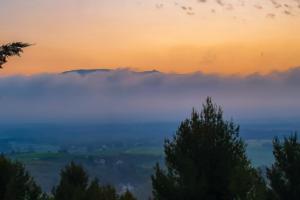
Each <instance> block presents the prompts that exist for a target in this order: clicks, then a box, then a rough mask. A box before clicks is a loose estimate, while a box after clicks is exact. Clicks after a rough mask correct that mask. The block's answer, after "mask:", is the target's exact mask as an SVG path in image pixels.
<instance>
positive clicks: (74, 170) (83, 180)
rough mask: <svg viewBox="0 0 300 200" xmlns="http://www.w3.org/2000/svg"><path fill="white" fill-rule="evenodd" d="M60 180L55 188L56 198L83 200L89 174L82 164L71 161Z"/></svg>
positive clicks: (60, 199)
mask: <svg viewBox="0 0 300 200" xmlns="http://www.w3.org/2000/svg"><path fill="white" fill-rule="evenodd" d="M60 177H61V179H60V182H59V184H58V186H57V187H55V188H54V189H53V196H54V198H55V200H70V199H72V200H83V199H84V198H85V195H86V189H87V187H88V175H87V174H86V172H85V171H84V169H83V168H82V167H81V166H80V165H76V164H75V163H74V162H71V163H70V164H69V165H67V166H66V167H65V168H64V169H63V170H62V171H61V173H60Z"/></svg>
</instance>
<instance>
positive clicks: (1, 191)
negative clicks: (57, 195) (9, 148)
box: [0, 155, 46, 200]
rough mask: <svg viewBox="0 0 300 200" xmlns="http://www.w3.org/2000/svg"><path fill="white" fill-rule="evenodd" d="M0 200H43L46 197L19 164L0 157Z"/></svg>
mask: <svg viewBox="0 0 300 200" xmlns="http://www.w3.org/2000/svg"><path fill="white" fill-rule="evenodd" d="M0 199H1V200H43V199H46V195H45V194H43V193H42V191H41V188H40V187H39V186H38V185H37V184H36V183H35V181H34V180H33V178H32V177H31V176H30V175H29V173H28V172H27V171H26V170H25V168H24V166H23V165H22V164H21V163H20V162H13V161H11V160H10V159H8V158H6V157H4V156H3V155H1V156H0Z"/></svg>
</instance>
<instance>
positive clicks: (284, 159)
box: [267, 134, 300, 200]
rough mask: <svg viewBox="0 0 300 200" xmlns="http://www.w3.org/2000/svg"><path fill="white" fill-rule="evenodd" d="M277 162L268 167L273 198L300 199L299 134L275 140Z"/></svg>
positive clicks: (284, 199)
mask: <svg viewBox="0 0 300 200" xmlns="http://www.w3.org/2000/svg"><path fill="white" fill-rule="evenodd" d="M273 148H274V149H273V154H274V157H275V163H274V164H273V165H272V167H271V168H268V169H267V177H268V179H269V181H270V186H271V189H272V192H273V199H279V200H296V199H297V200H298V199H300V143H299V142H298V138H297V135H296V134H294V135H292V136H290V137H288V138H287V137H286V138H284V141H283V142H281V141H280V140H279V139H278V138H275V139H274V141H273Z"/></svg>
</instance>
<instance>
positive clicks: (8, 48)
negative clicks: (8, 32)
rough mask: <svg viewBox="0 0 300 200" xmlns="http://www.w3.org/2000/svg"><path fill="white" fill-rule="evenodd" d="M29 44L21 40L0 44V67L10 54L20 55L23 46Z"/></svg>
mask: <svg viewBox="0 0 300 200" xmlns="http://www.w3.org/2000/svg"><path fill="white" fill-rule="evenodd" d="M29 46H30V44H28V43H23V42H14V43H9V44H5V45H1V46H0V68H2V66H3V64H5V63H6V62H7V58H8V57H10V56H21V53H23V48H26V47H29Z"/></svg>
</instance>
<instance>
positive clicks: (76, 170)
mask: <svg viewBox="0 0 300 200" xmlns="http://www.w3.org/2000/svg"><path fill="white" fill-rule="evenodd" d="M52 193H53V198H54V200H135V198H134V197H133V195H132V194H131V193H130V192H127V193H125V194H124V195H121V196H119V195H118V194H117V191H116V189H115V188H114V187H112V186H110V185H104V186H102V185H100V184H99V181H98V180H97V179H94V180H93V181H91V182H90V183H89V178H88V175H87V173H86V172H85V170H84V169H83V168H82V166H80V165H77V164H75V163H74V162H71V164H69V165H67V166H66V167H65V168H64V169H63V170H62V171H61V180H60V182H59V185H58V186H57V187H55V188H54V189H53V192H52Z"/></svg>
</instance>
